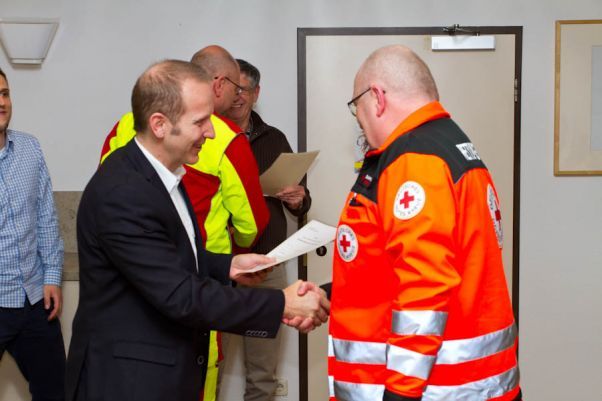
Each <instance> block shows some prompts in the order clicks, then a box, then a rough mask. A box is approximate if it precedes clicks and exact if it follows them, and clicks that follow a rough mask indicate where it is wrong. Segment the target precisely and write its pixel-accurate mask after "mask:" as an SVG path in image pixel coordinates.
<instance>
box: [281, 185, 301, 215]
mask: <svg viewBox="0 0 602 401" xmlns="http://www.w3.org/2000/svg"><path fill="white" fill-rule="evenodd" d="M276 198H278V199H280V200H281V201H282V202H284V203H286V204H287V205H288V206H289V207H290V208H291V209H299V208H300V207H301V205H302V204H303V198H305V188H304V187H303V186H301V185H291V186H288V187H285V188H283V189H282V190H281V191H280V192H278V193H277V194H276Z"/></svg>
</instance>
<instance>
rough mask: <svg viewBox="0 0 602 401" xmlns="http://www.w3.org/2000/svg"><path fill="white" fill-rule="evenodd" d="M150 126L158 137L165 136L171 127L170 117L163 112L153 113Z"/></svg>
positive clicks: (149, 122)
mask: <svg viewBox="0 0 602 401" xmlns="http://www.w3.org/2000/svg"><path fill="white" fill-rule="evenodd" d="M148 127H149V128H150V131H151V132H152V133H153V135H154V136H155V137H156V138H161V139H162V138H164V137H165V135H167V133H168V132H169V130H170V129H171V123H170V122H169V119H168V118H167V117H166V116H165V114H163V113H159V112H156V113H153V114H151V116H150V117H149V118H148Z"/></svg>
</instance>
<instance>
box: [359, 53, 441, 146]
mask: <svg viewBox="0 0 602 401" xmlns="http://www.w3.org/2000/svg"><path fill="white" fill-rule="evenodd" d="M352 98H353V99H354V101H353V105H354V106H355V110H356V113H357V115H356V117H357V120H358V122H359V124H360V126H361V127H362V130H363V132H364V134H365V136H366V140H367V141H368V144H369V145H370V147H372V148H378V147H380V146H381V145H382V144H384V143H385V141H386V140H387V138H388V136H389V135H390V134H391V132H393V130H394V129H395V127H397V126H398V125H399V124H400V123H401V122H402V121H403V120H405V119H406V118H407V117H408V116H409V115H410V114H412V113H413V112H415V111H416V110H418V109H420V108H421V107H423V106H425V105H426V104H428V103H430V102H433V101H435V100H439V94H438V92H437V86H436V85H435V81H434V80H433V76H432V75H431V72H430V71H429V69H428V67H427V66H426V64H425V63H424V61H422V60H421V59H420V57H418V56H417V55H416V54H415V53H414V52H412V51H411V50H410V49H408V48H407V47H404V46H399V45H395V46H387V47H383V48H380V49H378V50H376V51H374V52H373V53H372V54H371V55H370V56H369V57H368V58H367V59H366V61H364V63H363V64H362V66H361V67H360V69H359V71H358V72H357V74H356V76H355V82H354V89H353V96H352Z"/></svg>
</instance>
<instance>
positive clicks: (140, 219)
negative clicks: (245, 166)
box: [80, 179, 284, 337]
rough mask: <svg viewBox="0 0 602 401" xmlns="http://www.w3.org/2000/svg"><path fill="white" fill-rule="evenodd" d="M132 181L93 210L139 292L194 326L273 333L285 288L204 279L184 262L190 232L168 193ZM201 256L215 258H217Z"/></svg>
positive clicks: (111, 254)
mask: <svg viewBox="0 0 602 401" xmlns="http://www.w3.org/2000/svg"><path fill="white" fill-rule="evenodd" d="M131 181H135V182H126V183H122V184H120V185H118V186H116V187H113V188H112V189H111V190H108V191H106V192H105V193H103V194H98V195H97V196H96V199H98V204H97V205H95V208H96V210H97V211H96V212H95V213H94V214H95V215H96V218H95V220H96V224H97V226H98V242H99V246H100V248H101V249H102V250H103V252H104V253H105V254H106V255H107V257H108V258H109V260H110V261H111V264H112V265H113V266H115V268H116V269H117V270H118V271H119V272H120V273H121V274H123V276H124V277H125V278H126V280H127V281H128V282H129V283H130V284H131V285H132V286H133V287H134V288H135V290H136V291H137V292H138V293H139V294H140V296H141V297H143V298H144V299H145V300H146V301H147V302H148V303H150V304H151V305H153V306H154V307H155V308H156V309H157V310H158V311H159V312H160V313H162V314H164V315H165V316H167V317H169V318H170V319H172V320H174V321H177V322H180V323H182V324H185V325H188V326H191V327H202V328H205V329H215V330H219V331H226V332H231V333H236V334H244V333H245V331H246V330H248V329H252V330H263V331H266V333H267V336H268V337H274V336H275V335H276V333H277V331H278V328H279V326H280V319H281V317H282V312H283V310H284V295H283V293H282V291H278V290H267V289H261V290H260V289H250V288H249V289H247V288H245V289H235V288H231V287H228V286H223V285H221V284H220V283H219V282H218V281H216V280H214V279H212V278H200V277H199V276H198V275H197V274H195V273H194V267H191V266H186V265H185V261H184V260H185V257H186V255H185V252H186V251H189V252H190V253H192V250H191V249H190V248H184V246H183V245H182V244H183V243H186V242H187V241H186V237H185V233H183V232H181V230H182V228H181V226H180V225H177V223H174V222H175V221H177V215H176V214H175V212H174V210H173V208H170V203H169V202H167V201H165V202H162V201H161V199H162V198H165V197H166V196H165V194H163V193H160V192H159V191H158V190H155V191H154V192H152V193H151V192H149V191H146V190H141V188H144V189H147V188H149V184H148V183H147V182H144V183H141V182H140V181H142V179H137V180H131ZM153 188H154V187H153ZM80 209H81V208H80ZM80 213H81V210H80ZM182 235H184V237H182ZM178 236H180V237H178ZM178 238H180V239H179V240H178ZM178 242H179V243H178ZM193 258H194V254H192V256H190V255H189V257H188V259H186V260H188V261H190V260H194V259H193ZM202 260H203V261H207V262H209V263H210V262H211V261H212V260H213V261H214V262H215V259H214V258H213V256H208V257H206V258H205V257H204V258H202ZM224 260H225V259H222V262H223V261H224ZM220 266H222V268H223V266H224V264H223V263H221V264H220ZM214 267H215V266H214ZM200 268H201V267H200V266H199V269H200ZM217 268H218V269H219V266H217ZM207 270H212V268H211V267H210V268H209V269H207Z"/></svg>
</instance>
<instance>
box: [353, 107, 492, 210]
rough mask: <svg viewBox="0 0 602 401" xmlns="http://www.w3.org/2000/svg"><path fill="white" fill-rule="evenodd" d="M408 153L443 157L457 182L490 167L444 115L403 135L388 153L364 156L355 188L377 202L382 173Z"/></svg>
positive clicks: (390, 146) (468, 140)
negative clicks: (472, 172)
mask: <svg viewBox="0 0 602 401" xmlns="http://www.w3.org/2000/svg"><path fill="white" fill-rule="evenodd" d="M406 153H418V154H424V155H433V156H437V157H439V158H441V159H443V160H444V161H445V163H446V164H447V166H448V167H449V170H450V172H451V175H452V179H453V180H454V183H455V182H458V180H459V179H460V178H461V177H462V176H463V175H464V173H466V172H467V171H469V170H471V169H474V168H486V167H485V164H484V163H483V161H482V160H481V158H480V157H479V155H478V153H477V151H476V149H475V147H474V146H473V145H472V142H470V139H468V137H467V136H466V134H465V133H464V132H463V131H462V130H461V129H460V127H458V125H457V124H456V123H454V122H453V121H452V120H451V119H449V118H441V119H438V120H433V121H429V122H427V123H425V124H423V125H421V126H419V127H417V128H415V129H414V130H412V131H410V132H408V133H406V134H404V135H401V136H400V137H399V138H397V139H396V140H395V141H394V142H393V143H392V144H391V145H389V147H388V148H387V149H386V150H385V151H384V152H382V153H380V154H377V155H374V156H371V157H367V158H366V159H364V164H363V166H362V169H361V171H360V173H359V175H358V178H357V180H356V182H355V184H354V185H353V188H352V191H353V192H357V193H360V194H362V195H364V196H366V197H367V198H368V199H370V200H372V201H374V202H376V190H377V188H378V179H379V177H380V174H381V173H382V172H383V171H384V170H385V169H386V168H387V167H388V166H389V165H390V164H391V163H393V162H394V161H395V160H397V159H398V158H399V157H400V156H402V155H404V154H406Z"/></svg>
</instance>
